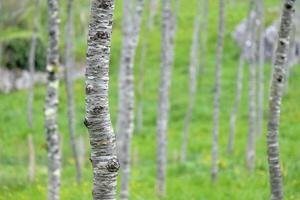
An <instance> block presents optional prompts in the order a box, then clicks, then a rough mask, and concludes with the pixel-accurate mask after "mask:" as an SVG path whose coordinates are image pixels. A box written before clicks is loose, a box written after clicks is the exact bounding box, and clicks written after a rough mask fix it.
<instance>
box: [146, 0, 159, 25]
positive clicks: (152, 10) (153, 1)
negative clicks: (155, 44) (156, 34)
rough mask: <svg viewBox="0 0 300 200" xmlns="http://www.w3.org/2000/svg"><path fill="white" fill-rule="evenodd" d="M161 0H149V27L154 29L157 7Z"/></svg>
mask: <svg viewBox="0 0 300 200" xmlns="http://www.w3.org/2000/svg"><path fill="white" fill-rule="evenodd" d="M158 3H159V0H150V1H149V22H148V25H149V29H150V30H152V29H153V25H154V18H155V16H156V14H157V7H158Z"/></svg>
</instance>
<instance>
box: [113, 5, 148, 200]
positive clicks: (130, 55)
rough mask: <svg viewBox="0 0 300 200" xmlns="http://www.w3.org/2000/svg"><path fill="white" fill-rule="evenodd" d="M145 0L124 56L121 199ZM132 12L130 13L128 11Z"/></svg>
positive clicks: (125, 196) (125, 193)
mask: <svg viewBox="0 0 300 200" xmlns="http://www.w3.org/2000/svg"><path fill="white" fill-rule="evenodd" d="M143 4H144V1H143V0H138V1H137V2H136V12H135V13H134V14H133V15H132V17H131V18H132V21H131V22H130V23H132V24H131V26H130V27H131V30H129V32H130V33H129V34H130V35H129V37H128V38H126V39H127V40H128V41H126V42H128V46H126V50H125V51H123V53H125V54H126V55H123V56H122V57H124V58H125V60H124V63H122V65H124V70H125V73H124V74H123V75H124V77H120V78H121V79H123V80H124V81H125V82H124V84H122V85H121V88H120V90H119V91H120V92H121V93H122V94H120V96H123V97H124V99H123V101H122V102H120V103H121V104H120V105H119V108H120V111H122V112H120V113H119V116H118V117H119V119H120V123H119V125H120V126H119V127H118V130H119V133H118V134H120V135H121V138H122V141H121V142H122V143H121V146H120V147H119V148H120V150H121V152H122V157H121V160H120V161H121V175H122V176H121V192H120V199H122V200H126V199H128V194H129V188H128V187H129V177H130V160H131V155H130V152H131V151H130V149H131V138H132V134H133V130H134V69H133V67H134V58H135V52H136V47H137V44H138V38H139V33H140V26H141V20H142V11H143V6H144V5H143ZM127 14H130V13H127Z"/></svg>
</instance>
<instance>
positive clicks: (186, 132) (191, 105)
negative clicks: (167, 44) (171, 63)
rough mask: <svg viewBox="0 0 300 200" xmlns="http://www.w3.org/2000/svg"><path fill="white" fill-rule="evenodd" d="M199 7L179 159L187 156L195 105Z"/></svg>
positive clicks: (183, 159) (199, 6) (182, 159)
mask: <svg viewBox="0 0 300 200" xmlns="http://www.w3.org/2000/svg"><path fill="white" fill-rule="evenodd" d="M201 7H202V4H201V3H198V9H197V13H196V17H195V22H194V33H193V41H192V47H191V54H190V56H191V57H190V67H189V71H190V78H189V79H190V85H189V86H190V96H189V106H188V109H187V112H186V115H185V119H184V128H183V141H182V147H181V161H182V162H185V161H186V156H187V145H188V139H189V127H190V121H191V117H192V113H193V109H194V105H195V98H196V91H197V74H198V73H197V71H198V67H199V66H198V65H199V60H198V52H199V33H200V19H201V15H200V12H201V10H200V9H201Z"/></svg>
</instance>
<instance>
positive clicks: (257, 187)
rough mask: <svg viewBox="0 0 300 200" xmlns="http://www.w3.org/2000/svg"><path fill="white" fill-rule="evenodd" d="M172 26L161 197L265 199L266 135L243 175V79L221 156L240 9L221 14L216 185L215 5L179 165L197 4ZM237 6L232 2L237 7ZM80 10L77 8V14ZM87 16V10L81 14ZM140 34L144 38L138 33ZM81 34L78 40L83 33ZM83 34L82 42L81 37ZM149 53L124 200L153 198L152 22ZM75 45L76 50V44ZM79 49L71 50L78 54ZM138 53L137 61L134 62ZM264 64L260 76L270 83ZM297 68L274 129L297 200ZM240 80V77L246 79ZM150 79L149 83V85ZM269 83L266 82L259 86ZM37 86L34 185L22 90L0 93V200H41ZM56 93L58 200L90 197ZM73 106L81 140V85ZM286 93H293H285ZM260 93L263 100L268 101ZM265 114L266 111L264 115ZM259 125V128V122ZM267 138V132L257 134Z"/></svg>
mask: <svg viewBox="0 0 300 200" xmlns="http://www.w3.org/2000/svg"><path fill="white" fill-rule="evenodd" d="M184 2H187V3H183V4H184V5H183V6H182V7H181V10H180V17H179V20H178V33H177V38H176V60H175V66H174V70H173V76H172V89H171V113H170V128H169V133H168V134H169V147H168V149H169V157H168V161H169V164H168V178H167V184H168V185H167V190H168V192H167V193H168V195H167V197H166V198H164V199H169V200H177V199H178V200H182V199H198V200H199V199H203V200H204V199H212V200H216V199H222V200H223V199H245V200H248V199H249V200H252V199H257V200H259V199H268V196H269V184H268V172H267V163H266V145H265V144H266V140H265V135H264V136H263V137H261V138H259V139H258V140H257V159H256V163H257V164H256V170H255V172H254V173H253V174H249V173H248V172H247V171H246V170H245V165H244V160H245V150H246V139H247V81H246V79H245V81H244V85H245V87H244V92H243V96H242V104H241V107H240V108H241V109H240V110H241V112H240V113H239V115H238V122H237V139H236V145H235V147H236V151H235V153H234V155H233V156H232V157H230V156H228V155H226V145H227V137H228V133H229V123H228V122H229V113H230V111H231V107H232V102H233V98H234V92H235V76H236V67H237V61H238V52H239V49H238V48H237V46H236V45H235V44H234V42H233V41H232V40H231V36H230V33H231V31H232V30H233V28H234V26H235V25H236V24H237V23H238V22H239V21H240V20H241V19H242V18H244V17H245V16H246V10H247V5H246V3H236V4H235V5H234V6H232V5H228V6H227V8H226V18H227V19H226V37H225V55H224V65H223V77H222V98H221V119H220V120H221V121H220V123H221V124H220V176H219V181H218V183H217V184H216V185H212V184H211V182H210V159H211V156H210V155H211V153H210V151H211V138H212V110H213V109H212V108H213V104H212V100H213V92H212V91H213V81H214V66H215V63H214V57H215V56H214V53H215V48H216V29H217V16H218V7H217V1H211V5H210V14H209V38H208V58H207V66H205V68H204V72H203V73H202V74H201V75H200V77H199V79H200V80H199V85H198V86H199V90H198V94H197V102H196V103H197V104H196V107H195V110H194V115H193V118H192V123H191V129H190V138H191V139H190V141H189V142H190V143H189V149H188V150H189V151H188V162H187V163H185V164H180V163H179V161H178V156H179V152H180V146H181V134H182V131H181V130H182V128H183V118H184V114H185V110H186V107H187V103H188V98H187V95H188V79H187V78H188V68H187V66H188V63H189V49H190V43H191V35H192V25H193V16H194V13H195V8H196V6H195V5H196V0H191V1H184ZM237 2H238V1H237ZM266 2H267V3H266V4H267V5H266V6H267V7H268V8H269V12H268V16H271V17H269V18H272V16H273V10H274V9H276V8H277V7H278V5H279V0H267V1H266ZM79 7H80V6H79V5H78V6H77V8H79ZM121 9H122V6H121V4H120V1H117V5H116V17H115V19H116V20H115V26H114V35H113V47H112V67H111V82H110V87H111V88H110V89H111V90H110V97H111V98H110V105H111V113H112V118H113V122H115V121H116V120H115V117H116V107H117V106H116V104H117V68H118V62H119V52H120V49H119V48H120V44H121V32H120V28H121V15H120V13H121ZM86 12H87V11H86ZM143 34H144V35H145V32H143ZM82 35H83V34H82ZM84 37H85V36H82V38H84ZM148 38H149V44H150V47H149V48H150V49H149V51H148V55H147V60H146V73H145V75H146V76H145V89H144V91H145V94H144V99H145V102H144V105H145V109H144V111H145V113H144V115H145V116H144V117H145V118H144V122H145V127H144V129H143V131H142V132H141V133H139V134H136V135H135V136H134V141H133V148H132V153H133V155H134V158H133V167H132V168H133V169H132V179H131V183H130V186H131V196H130V199H136V200H139V199H140V200H142V199H145V200H149V199H151V200H152V199H157V197H156V195H155V163H156V162H155V152H156V151H155V147H156V144H155V133H156V128H155V123H156V102H157V93H158V81H157V80H159V67H160V34H159V16H158V17H157V18H156V27H155V30H154V31H153V32H151V33H150V34H149V35H148ZM80 45H81V46H80ZM82 45H84V39H78V43H77V47H78V46H79V47H81V50H80V48H79V50H78V51H79V52H80V51H82V52H84V51H85V50H84V48H83V47H82ZM77 49H78V48H77ZM139 52H140V51H138V54H137V60H138V59H139ZM269 71H270V70H269V66H268V67H267V68H266V76H267V77H269ZM299 77H300V69H298V67H297V68H295V69H294V71H293V73H292V75H291V79H290V88H289V91H288V93H287V95H286V96H285V98H284V100H283V106H282V125H281V135H280V143H281V155H282V156H281V157H282V164H283V172H284V173H283V174H284V185H285V194H286V197H287V198H286V199H290V200H292V199H300V192H299V188H300V173H299V171H300V159H299V148H297V147H298V142H297V139H298V138H299V136H298V137H297V135H296V134H297V132H299V131H300V125H299V123H297V122H298V121H299V120H300V106H299V103H298V100H299V99H298V97H299V95H300V91H299V90H298V88H297V83H298V81H300V80H299ZM245 78H247V76H246V77H245ZM155 80H156V81H155ZM268 83H269V80H266V84H268ZM44 89H45V88H44V86H39V87H37V88H36V95H35V98H36V101H35V105H34V121H35V126H34V130H33V135H34V140H35V144H36V152H37V162H38V168H37V180H36V182H35V183H34V184H30V183H28V182H27V179H26V175H27V151H28V150H27V143H26V135H27V134H28V133H29V130H28V128H27V126H26V117H25V111H26V92H25V91H21V92H15V93H13V94H11V95H3V94H0V99H1V100H0V102H1V103H0V111H1V115H0V121H1V122H2V126H0V133H1V134H0V158H1V159H0V169H1V170H0V199H1V200H2V199H5V200H15V199H18V200H27V199H28V200H29V199H30V200H35V199H36V200H39V199H45V198H46V193H47V188H46V186H47V167H46V149H45V146H46V144H45V139H44V129H43V104H44V96H45V91H44ZM63 91H64V88H63V86H62V87H61V97H60V98H61V105H60V108H59V125H60V130H61V133H62V137H63V157H64V159H63V167H64V168H63V174H62V191H61V195H62V198H61V199H68V200H80V199H91V187H92V184H91V180H92V177H91V166H90V164H89V162H88V161H87V162H86V165H85V169H84V182H83V184H82V186H77V185H76V183H75V174H74V173H75V171H74V167H73V163H74V161H73V159H72V158H71V152H70V151H71V150H70V146H69V143H68V131H67V120H66V114H67V113H66V105H65V102H66V101H65V92H63ZM75 91H76V94H75V95H76V102H77V107H76V110H77V133H79V134H82V135H84V136H85V137H86V138H87V132H86V129H85V128H84V127H83V125H82V119H83V116H84V82H83V81H77V82H76V85H75ZM292 91H293V92H292ZM267 93H268V92H266V99H267ZM266 115H267V112H266V113H265V116H266ZM264 124H266V123H264ZM264 133H266V131H264Z"/></svg>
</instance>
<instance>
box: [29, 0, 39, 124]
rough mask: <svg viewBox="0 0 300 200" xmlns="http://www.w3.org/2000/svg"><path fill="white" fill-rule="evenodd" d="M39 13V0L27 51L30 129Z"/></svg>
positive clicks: (37, 0) (36, 2) (36, 3)
mask: <svg viewBox="0 0 300 200" xmlns="http://www.w3.org/2000/svg"><path fill="white" fill-rule="evenodd" d="M38 15H39V0H36V1H35V17H34V22H33V33H32V40H31V47H30V53H29V60H28V66H29V73H30V80H29V89H28V100H27V123H28V126H29V128H30V129H32V110H33V99H34V91H33V86H34V78H33V77H34V71H35V52H36V43H37V32H38V19H39V17H38Z"/></svg>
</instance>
